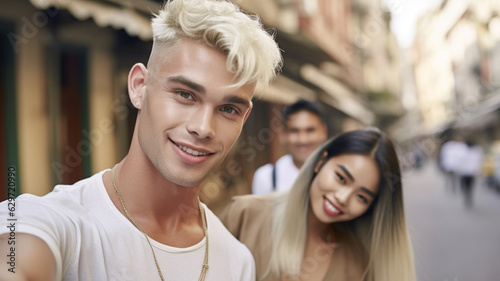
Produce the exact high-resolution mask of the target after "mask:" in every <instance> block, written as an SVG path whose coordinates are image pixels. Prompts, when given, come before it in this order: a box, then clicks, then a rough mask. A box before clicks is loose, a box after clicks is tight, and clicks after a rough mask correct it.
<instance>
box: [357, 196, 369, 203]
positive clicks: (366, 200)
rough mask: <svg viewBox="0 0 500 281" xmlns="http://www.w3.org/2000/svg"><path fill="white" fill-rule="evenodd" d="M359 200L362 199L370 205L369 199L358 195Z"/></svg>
mask: <svg viewBox="0 0 500 281" xmlns="http://www.w3.org/2000/svg"><path fill="white" fill-rule="evenodd" d="M358 198H359V199H361V201H363V203H368V199H366V197H364V196H363V195H358Z"/></svg>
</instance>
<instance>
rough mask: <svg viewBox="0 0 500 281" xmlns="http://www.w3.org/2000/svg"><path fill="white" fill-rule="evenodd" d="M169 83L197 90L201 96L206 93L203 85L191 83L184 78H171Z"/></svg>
mask: <svg viewBox="0 0 500 281" xmlns="http://www.w3.org/2000/svg"><path fill="white" fill-rule="evenodd" d="M168 81H170V82H176V83H180V84H183V85H185V86H187V87H189V88H191V89H193V90H195V91H196V92H199V93H200V94H205V93H206V90H205V87H203V86H202V85H200V84H198V83H196V82H193V81H191V80H189V79H187V78H185V77H183V76H173V77H169V78H168Z"/></svg>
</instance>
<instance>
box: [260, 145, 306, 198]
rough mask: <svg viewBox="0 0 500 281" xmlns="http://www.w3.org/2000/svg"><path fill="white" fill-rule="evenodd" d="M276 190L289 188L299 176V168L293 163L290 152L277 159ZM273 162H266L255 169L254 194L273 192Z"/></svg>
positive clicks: (280, 190)
mask: <svg viewBox="0 0 500 281" xmlns="http://www.w3.org/2000/svg"><path fill="white" fill-rule="evenodd" d="M275 165H276V190H275V191H277V192H282V191H287V190H289V189H290V188H291V187H292V185H293V183H294V182H295V179H297V176H298V175H299V171H300V170H299V169H297V167H296V166H295V164H294V163H293V159H292V156H291V155H290V154H287V155H284V156H282V157H281V158H280V159H278V161H276V164H275ZM272 173H273V164H266V165H264V166H262V167H260V168H258V169H257V171H255V174H254V175H253V181H252V193H253V194H268V193H271V192H273V175H272Z"/></svg>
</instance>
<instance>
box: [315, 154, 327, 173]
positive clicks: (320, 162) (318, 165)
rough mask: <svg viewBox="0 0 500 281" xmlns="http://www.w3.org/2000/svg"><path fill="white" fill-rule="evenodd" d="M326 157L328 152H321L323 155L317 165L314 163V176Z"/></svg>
mask: <svg viewBox="0 0 500 281" xmlns="http://www.w3.org/2000/svg"><path fill="white" fill-rule="evenodd" d="M327 156H328V152H326V151H323V154H322V155H321V157H320V158H319V160H318V163H316V167H314V173H315V174H317V173H318V172H319V170H320V169H321V166H323V164H324V162H325V160H326V157H327Z"/></svg>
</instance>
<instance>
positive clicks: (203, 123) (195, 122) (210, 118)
mask: <svg viewBox="0 0 500 281" xmlns="http://www.w3.org/2000/svg"><path fill="white" fill-rule="evenodd" d="M215 117H216V116H215V114H214V111H213V109H212V108H211V107H209V106H204V107H201V108H199V109H197V110H196V111H195V112H193V114H191V116H190V118H189V120H188V125H187V130H188V131H189V133H190V134H193V135H195V136H197V137H198V138H200V139H206V138H213V137H214V136H215Z"/></svg>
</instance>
